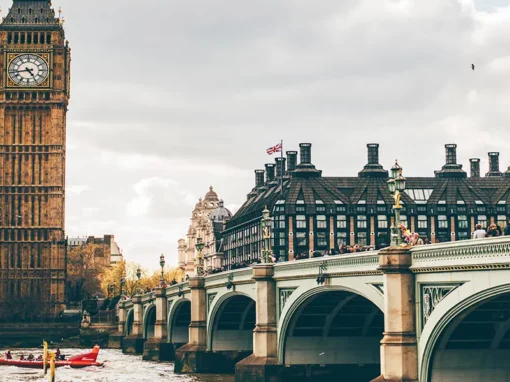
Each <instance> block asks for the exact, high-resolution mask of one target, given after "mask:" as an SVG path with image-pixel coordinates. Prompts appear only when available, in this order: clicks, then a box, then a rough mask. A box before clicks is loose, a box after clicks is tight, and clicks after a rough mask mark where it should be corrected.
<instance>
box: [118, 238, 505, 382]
mask: <svg viewBox="0 0 510 382" xmlns="http://www.w3.org/2000/svg"><path fill="white" fill-rule="evenodd" d="M509 329H510V237H499V238H490V239H479V240H468V241H461V242H452V243H445V244H434V245H423V246H418V247H414V248H403V247H397V248H388V249H384V250H381V251H370V252H364V253H360V254H353V255H337V256H330V257H323V258H318V259H310V260H301V261H292V262H286V263H278V264H258V265H254V266H253V267H252V268H247V269H241V270H235V271H230V272H224V273H219V274H214V275H211V276H207V277H193V278H191V279H190V280H189V281H188V282H185V283H181V284H177V285H173V286H169V287H165V288H157V289H156V290H155V291H154V292H151V293H148V294H145V295H136V296H134V297H133V298H132V299H131V300H126V301H124V302H122V303H121V305H120V311H119V329H118V330H119V333H117V334H115V335H113V336H112V337H111V339H110V342H111V344H112V345H113V346H115V345H116V346H118V347H122V348H123V351H124V352H126V353H135V354H143V357H144V359H151V360H174V362H175V371H176V372H183V373H188V372H189V373H193V372H196V373H202V372H223V371H225V370H228V369H229V368H230V370H231V371H234V369H235V373H236V381H243V382H245V381H246V382H249V381H280V380H287V377H285V378H284V376H287V375H293V373H297V374H295V375H298V374H301V375H312V374H314V373H319V374H321V373H323V374H324V373H328V372H330V373H335V375H336V376H337V378H338V377H339V376H340V377H341V376H344V377H343V378H338V379H335V380H345V381H358V380H359V381H369V380H372V379H375V380H377V381H385V380H387V381H421V382H429V381H431V382H436V381H460V380H462V381H482V380H491V382H499V381H508V380H509V379H508V378H509V377H508V376H509V375H510V365H509V363H508V359H509V356H510V331H509ZM377 376H379V377H377Z"/></svg>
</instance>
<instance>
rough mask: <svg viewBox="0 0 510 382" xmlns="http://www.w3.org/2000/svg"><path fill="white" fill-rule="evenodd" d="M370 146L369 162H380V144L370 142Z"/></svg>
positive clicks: (368, 145)
mask: <svg viewBox="0 0 510 382" xmlns="http://www.w3.org/2000/svg"><path fill="white" fill-rule="evenodd" d="M367 147H368V164H379V144H378V143H369V144H367Z"/></svg>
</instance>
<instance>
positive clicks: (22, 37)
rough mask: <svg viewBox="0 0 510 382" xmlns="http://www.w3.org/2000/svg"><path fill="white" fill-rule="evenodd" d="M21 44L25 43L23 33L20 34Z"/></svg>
mask: <svg viewBox="0 0 510 382" xmlns="http://www.w3.org/2000/svg"><path fill="white" fill-rule="evenodd" d="M20 42H21V43H22V44H24V43H25V33H22V34H21V41H20Z"/></svg>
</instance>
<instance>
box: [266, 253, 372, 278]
mask: <svg viewBox="0 0 510 382" xmlns="http://www.w3.org/2000/svg"><path fill="white" fill-rule="evenodd" d="M319 267H323V268H324V267H325V268H324V273H325V274H328V275H330V276H342V275H346V276H347V275H351V276H352V275H368V274H380V273H381V272H380V271H378V270H377V268H378V267H379V251H369V252H360V253H356V254H352V255H333V256H325V257H320V258H313V259H307V260H294V261H288V262H285V263H277V264H275V267H274V268H275V278H276V279H279V278H289V277H293V276H297V275H299V276H310V275H316V274H318V272H319Z"/></svg>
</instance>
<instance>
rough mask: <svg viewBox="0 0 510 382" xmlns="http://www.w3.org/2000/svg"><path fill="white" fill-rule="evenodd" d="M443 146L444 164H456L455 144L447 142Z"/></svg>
mask: <svg viewBox="0 0 510 382" xmlns="http://www.w3.org/2000/svg"><path fill="white" fill-rule="evenodd" d="M444 147H445V149H446V164H447V165H449V164H457V145H456V144H448V145H445V146H444Z"/></svg>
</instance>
